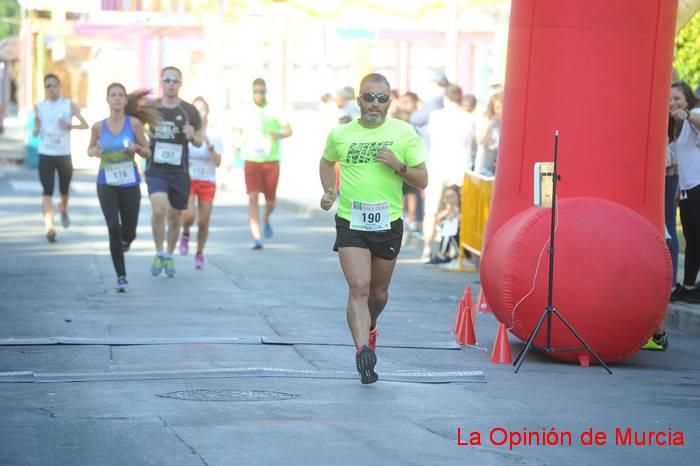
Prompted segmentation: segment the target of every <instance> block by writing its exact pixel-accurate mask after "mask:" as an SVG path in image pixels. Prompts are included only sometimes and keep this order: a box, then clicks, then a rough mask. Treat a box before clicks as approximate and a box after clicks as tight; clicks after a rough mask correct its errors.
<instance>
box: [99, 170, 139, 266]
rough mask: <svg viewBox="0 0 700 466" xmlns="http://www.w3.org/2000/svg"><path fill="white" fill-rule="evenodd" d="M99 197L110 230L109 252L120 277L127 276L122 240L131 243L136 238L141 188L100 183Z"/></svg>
mask: <svg viewBox="0 0 700 466" xmlns="http://www.w3.org/2000/svg"><path fill="white" fill-rule="evenodd" d="M97 197H98V198H99V200H100V207H102V213H103V214H104V216H105V221H106V222H107V228H108V230H109V252H110V253H111V254H112V263H113V264H114V270H115V271H116V272H117V276H118V277H122V276H126V265H125V264H124V251H123V249H122V248H123V246H122V242H124V243H126V244H131V242H132V241H133V240H134V239H135V238H136V225H137V224H138V222H139V207H140V206H141V189H140V187H139V186H133V187H131V188H119V187H116V186H109V185H106V184H98V185H97ZM120 219H121V222H120Z"/></svg>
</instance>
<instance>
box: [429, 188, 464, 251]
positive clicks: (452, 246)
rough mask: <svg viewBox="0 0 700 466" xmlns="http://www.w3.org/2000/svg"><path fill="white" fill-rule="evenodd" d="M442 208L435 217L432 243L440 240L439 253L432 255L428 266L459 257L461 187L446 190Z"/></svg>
mask: <svg viewBox="0 0 700 466" xmlns="http://www.w3.org/2000/svg"><path fill="white" fill-rule="evenodd" d="M442 201H443V202H442V203H443V205H442V206H441V207H442V209H440V211H439V212H438V213H437V214H436V215H435V222H434V225H435V226H434V227H433V232H432V235H431V237H430V242H431V243H432V241H433V239H436V238H437V239H438V240H439V243H440V246H439V248H438V251H437V252H436V253H434V254H432V255H431V257H430V260H429V261H428V262H426V264H446V263H448V262H451V261H453V260H455V259H457V258H458V257H459V222H460V218H461V217H460V192H459V186H457V185H452V186H448V187H447V188H445V191H444V193H443V197H442Z"/></svg>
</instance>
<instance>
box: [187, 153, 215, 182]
mask: <svg viewBox="0 0 700 466" xmlns="http://www.w3.org/2000/svg"><path fill="white" fill-rule="evenodd" d="M190 177H191V178H192V179H193V180H204V181H213V180H215V179H216V165H214V164H213V163H212V162H210V161H209V160H199V159H193V158H190Z"/></svg>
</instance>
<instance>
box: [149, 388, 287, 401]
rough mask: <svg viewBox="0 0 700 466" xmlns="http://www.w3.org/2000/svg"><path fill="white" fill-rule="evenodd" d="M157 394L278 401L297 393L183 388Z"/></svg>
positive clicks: (169, 396)
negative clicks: (178, 390) (177, 390)
mask: <svg viewBox="0 0 700 466" xmlns="http://www.w3.org/2000/svg"><path fill="white" fill-rule="evenodd" d="M158 396H159V397H161V398H173V399H175V400H190V401H279V400H289V399H292V398H297V397H298V396H299V395H295V394H294V393H282V392H269V391H264V390H247V391H241V390H183V391H180V392H172V393H166V394H165V395H158Z"/></svg>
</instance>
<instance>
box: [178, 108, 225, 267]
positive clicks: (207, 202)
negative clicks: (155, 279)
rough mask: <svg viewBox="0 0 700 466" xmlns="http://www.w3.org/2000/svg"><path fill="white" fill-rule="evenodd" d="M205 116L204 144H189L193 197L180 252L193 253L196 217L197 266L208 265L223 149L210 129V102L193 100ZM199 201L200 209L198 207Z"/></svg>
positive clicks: (185, 222)
mask: <svg viewBox="0 0 700 466" xmlns="http://www.w3.org/2000/svg"><path fill="white" fill-rule="evenodd" d="M192 104H193V105H194V106H195V107H196V108H197V111H198V112H199V115H200V116H201V118H202V135H203V137H204V144H202V145H201V146H200V147H195V146H194V145H193V144H192V143H190V144H189V153H190V165H189V170H190V178H191V179H192V183H191V185H190V198H189V201H188V205H187V210H185V211H184V212H183V214H182V235H181V236H180V246H179V249H180V254H182V255H183V256H184V255H187V253H188V252H189V241H190V228H191V227H192V224H193V223H194V221H195V219H196V218H197V217H199V219H198V222H197V253H196V254H195V256H194V267H195V268H196V269H202V268H203V267H204V245H205V244H206V242H207V237H208V236H209V220H210V219H211V210H212V206H213V203H214V195H215V193H216V168H217V167H218V166H219V165H221V153H222V151H223V148H222V143H221V138H219V137H217V136H215V135H213V134H211V131H210V130H209V104H208V103H207V101H206V100H204V98H203V97H197V98H195V99H194V100H193V101H192ZM195 203H196V204H197V205H196V208H195Z"/></svg>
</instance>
